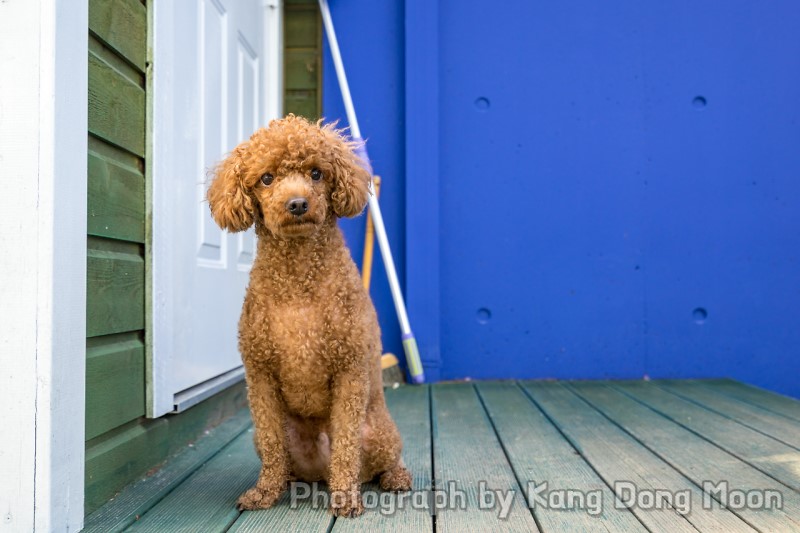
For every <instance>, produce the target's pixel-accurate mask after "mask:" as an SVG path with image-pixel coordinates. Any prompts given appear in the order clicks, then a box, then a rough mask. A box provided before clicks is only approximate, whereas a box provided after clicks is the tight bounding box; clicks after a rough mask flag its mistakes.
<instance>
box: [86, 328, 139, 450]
mask: <svg viewBox="0 0 800 533" xmlns="http://www.w3.org/2000/svg"><path fill="white" fill-rule="evenodd" d="M144 401H145V398H144V343H143V342H142V340H141V338H140V335H139V334H138V333H125V334H121V335H108V336H103V337H93V338H89V339H88V340H87V343H86V440H90V439H93V438H94V437H96V436H98V435H100V434H102V433H105V432H106V431H109V430H111V429H113V428H115V427H118V426H121V425H122V424H125V423H126V422H130V421H131V420H133V419H135V418H138V417H140V416H143V415H144V409H145V405H144Z"/></svg>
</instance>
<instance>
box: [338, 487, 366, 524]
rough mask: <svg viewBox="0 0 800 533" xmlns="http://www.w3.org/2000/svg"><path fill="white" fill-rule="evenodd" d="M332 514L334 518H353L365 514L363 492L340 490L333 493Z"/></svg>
mask: <svg viewBox="0 0 800 533" xmlns="http://www.w3.org/2000/svg"><path fill="white" fill-rule="evenodd" d="M331 512H332V513H333V515H334V516H343V517H346V518H353V517H356V516H359V515H360V514H361V513H363V512H364V504H363V503H362V502H361V492H359V491H344V490H338V491H333V492H331Z"/></svg>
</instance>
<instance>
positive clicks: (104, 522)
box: [83, 409, 250, 533]
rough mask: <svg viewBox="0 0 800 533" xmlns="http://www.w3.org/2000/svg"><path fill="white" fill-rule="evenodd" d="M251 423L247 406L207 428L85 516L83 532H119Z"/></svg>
mask: <svg viewBox="0 0 800 533" xmlns="http://www.w3.org/2000/svg"><path fill="white" fill-rule="evenodd" d="M249 425H250V415H249V413H248V412H247V410H246V409H243V410H241V411H240V412H239V413H237V414H236V415H234V416H233V417H231V418H230V419H229V420H226V421H225V422H223V423H222V424H220V425H219V426H217V427H215V428H213V429H211V430H209V432H208V434H207V435H205V436H204V437H202V438H200V439H198V440H197V441H196V442H195V443H194V444H193V445H192V446H190V447H187V448H184V449H183V450H181V452H179V453H178V454H177V455H175V456H174V457H172V458H171V459H170V460H169V461H168V462H167V463H166V464H165V465H164V466H163V467H162V468H161V469H159V470H158V471H157V472H156V473H154V474H153V475H152V476H149V477H146V478H144V479H142V480H140V481H138V482H136V483H133V484H132V485H129V486H128V487H126V488H125V490H123V491H122V492H121V493H120V494H119V495H117V496H116V497H115V498H114V499H113V500H112V501H111V502H109V503H107V504H106V505H104V506H103V507H101V508H100V509H98V510H97V511H95V512H94V513H92V514H91V515H89V516H88V517H87V518H86V521H85V524H84V529H83V531H84V532H85V533H106V532H114V531H122V530H123V529H125V528H126V527H127V526H129V525H131V524H132V523H133V522H134V521H136V517H137V516H141V515H144V514H145V513H146V512H147V511H148V510H149V509H150V508H151V507H153V506H154V505H155V504H156V503H157V502H158V501H160V500H161V499H162V498H163V497H164V496H165V495H166V494H168V493H169V492H170V491H171V490H172V489H174V488H175V487H177V486H178V485H179V484H180V483H181V482H182V481H183V480H185V479H186V478H187V477H189V475H190V474H191V473H192V472H194V471H195V470H196V469H197V468H198V467H199V466H200V465H202V464H203V463H205V462H206V461H208V460H209V459H210V458H211V457H213V456H214V455H215V454H216V453H217V452H219V450H220V448H222V447H223V446H224V445H226V444H227V443H229V442H230V441H231V440H233V438H235V437H236V436H237V435H239V434H241V433H242V432H243V431H245V430H246V429H247V427H248V426H249Z"/></svg>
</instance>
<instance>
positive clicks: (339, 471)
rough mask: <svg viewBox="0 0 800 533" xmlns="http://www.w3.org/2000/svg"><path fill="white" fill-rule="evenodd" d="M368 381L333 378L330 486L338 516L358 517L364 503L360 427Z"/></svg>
mask: <svg viewBox="0 0 800 533" xmlns="http://www.w3.org/2000/svg"><path fill="white" fill-rule="evenodd" d="M368 384H369V378H368V377H367V375H366V373H364V372H358V371H353V370H352V369H351V370H349V371H343V372H341V373H340V374H339V375H338V376H336V377H335V378H334V385H333V404H332V406H331V464H330V476H329V479H328V486H329V487H330V491H331V511H332V512H333V514H334V515H336V516H347V517H352V516H358V515H360V514H361V513H363V512H364V505H363V504H362V503H361V484H360V483H359V479H358V476H359V472H360V470H361V426H362V425H363V423H364V419H365V418H366V410H367V407H366V406H367V393H368V387H369V385H368Z"/></svg>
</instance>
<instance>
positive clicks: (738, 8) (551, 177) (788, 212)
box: [324, 0, 800, 397]
mask: <svg viewBox="0 0 800 533" xmlns="http://www.w3.org/2000/svg"><path fill="white" fill-rule="evenodd" d="M413 6H417V7H418V8H419V7H420V6H425V9H424V10H422V9H419V10H418V11H416V12H422V13H431V16H435V17H438V18H437V20H435V21H434V22H435V24H434V26H433V27H435V28H436V32H437V33H436V35H435V36H433V37H431V35H429V34H423V33H422V30H420V31H417V30H418V28H424V27H425V25H424V24H423V25H420V24H417V21H414V20H406V12H407V11H409V8H410V7H413ZM331 7H332V9H333V17H334V22H335V23H336V25H337V30H338V33H339V38H340V45H341V48H342V52H343V54H344V59H345V63H346V67H347V69H348V74H349V76H350V80H351V89H352V91H353V95H354V98H355V104H356V110H357V112H358V113H359V117H360V120H361V122H362V130H363V131H364V134H365V135H366V136H368V137H369V138H370V144H369V149H370V153H371V155H372V158H373V160H374V163H375V166H376V171H377V172H378V173H380V174H381V175H383V176H384V183H385V184H386V188H385V189H384V194H382V198H381V204H382V206H383V208H384V210H385V215H386V216H387V226H388V227H389V231H390V238H391V240H392V245H393V249H394V250H395V253H396V257H397V261H398V266H399V267H400V271H401V272H402V273H403V276H404V277H403V278H401V279H403V281H404V282H406V283H410V284H413V283H414V281H415V280H417V279H421V278H423V277H425V276H430V275H431V271H432V270H431V269H435V271H436V272H437V273H438V276H439V278H438V279H439V280H440V284H439V286H440V291H439V294H431V295H428V296H427V297H428V298H431V299H437V301H438V302H440V307H439V309H440V312H439V313H438V315H437V316H435V317H434V316H426V314H425V312H424V308H425V306H424V305H420V304H424V301H422V302H421V301H419V300H420V298H424V296H420V295H419V294H415V295H413V299H415V301H412V302H411V306H412V307H414V308H415V309H423V311H419V312H417V314H416V316H415V315H412V316H411V317H410V318H411V321H412V326H413V325H414V323H419V322H423V323H427V322H432V323H437V324H438V329H437V335H438V339H437V340H436V342H437V343H438V346H439V354H440V355H439V354H437V356H436V357H437V358H440V360H437V361H435V362H434V364H435V366H437V371H436V372H435V374H434V375H435V376H436V377H439V378H443V379H454V378H464V377H472V378H641V377H643V376H650V377H653V378H660V377H673V378H694V377H697V378H699V377H714V376H729V377H734V378H736V379H740V380H743V381H745V382H748V383H753V384H756V385H760V386H763V387H767V388H770V389H772V390H776V391H779V392H783V393H787V394H791V395H794V396H798V397H800V357H799V356H798V355H799V354H798V351H799V350H800V349H799V348H798V346H800V327H798V316H800V179H798V176H800V124H798V119H800V98H798V95H800V40H798V39H797V38H796V28H795V26H796V24H795V21H797V20H800V4H797V3H796V2H790V1H780V2H771V3H769V4H764V3H755V2H745V1H734V2H722V1H707V2H688V1H679V2H669V3H665V4H653V3H642V2H617V3H612V4H608V3H596V2H588V1H566V2H527V1H522V0H514V1H509V2H504V3H499V4H496V5H491V6H490V5H488V4H486V3H485V2H475V1H466V2H465V1H459V2H456V1H455V0H439V1H438V2H421V0H406V2H405V3H396V2H368V1H366V0H333V2H332V6H331ZM415 32H416V33H415ZM416 40H424V41H425V42H430V43H434V44H433V45H432V47H431V54H433V56H434V57H433V58H432V61H434V63H432V64H434V65H435V67H436V68H435V69H434V70H433V71H432V73H429V74H427V76H428V81H429V82H430V83H419V85H418V86H414V87H407V86H406V85H405V80H406V78H407V77H408V76H409V69H412V68H416V66H415V65H414V64H411V63H410V62H409V60H408V59H407V58H406V57H405V54H404V51H406V50H407V49H408V45H409V43H412V44H413V43H414V42H416ZM418 74H419V73H418V72H416V71H415V76H414V78H413V79H415V80H416V79H419V75H418ZM422 81H423V82H424V81H425V78H424V77H423V80H422ZM428 87H434V88H438V93H437V94H435V95H433V96H432V98H433V99H434V101H435V108H436V113H437V115H436V116H435V117H434V118H435V120H436V131H437V133H436V140H437V142H436V146H435V149H436V154H437V158H436V159H437V161H438V163H437V172H436V175H437V176H438V191H439V196H438V200H437V205H436V206H435V209H437V210H438V220H439V222H438V227H431V228H430V233H435V234H436V235H437V236H438V250H439V254H438V257H431V258H425V259H424V260H422V261H416V262H415V263H413V264H407V265H405V268H404V265H403V262H404V258H405V255H404V249H405V247H406V246H407V245H409V244H410V243H413V242H419V240H424V239H429V238H430V233H426V232H414V234H408V235H404V231H403V228H404V227H405V226H406V223H407V220H406V218H405V215H406V212H407V211H408V213H409V216H411V215H414V213H419V211H415V209H418V205H421V203H420V202H418V201H416V199H415V198H414V196H413V194H414V188H413V187H414V181H415V176H411V175H409V176H404V171H405V168H406V167H414V166H415V165H416V164H419V163H420V161H419V160H413V161H412V160H410V159H408V158H409V157H417V156H415V155H410V154H412V153H414V154H416V153H418V152H416V151H411V150H408V147H407V145H406V143H405V140H406V139H411V142H413V138H414V137H413V132H407V131H405V126H404V125H405V124H406V123H412V122H413V123H419V122H420V119H421V118H424V117H419V116H415V115H414V113H415V112H417V110H415V109H414V108H411V107H405V106H404V102H405V101H406V100H407V97H408V94H406V91H411V90H414V91H426V90H428ZM423 94H424V93H423ZM324 103H325V112H326V116H328V117H329V118H331V117H339V116H343V114H344V113H343V111H342V108H341V97H340V94H339V92H338V88H337V86H336V79H335V76H334V75H333V68H332V65H330V63H327V64H326V71H325V101H324ZM426 112H428V110H426ZM406 186H407V187H409V189H408V191H407V193H408V198H409V199H410V200H409V202H411V199H414V200H415V201H414V202H412V203H409V204H408V205H406V203H405V202H404V198H405V197H406ZM415 206H416V207H415ZM345 228H346V234H347V237H348V242H350V244H351V246H352V247H353V248H354V252H355V257H356V258H357V259H358V260H359V262H360V257H361V256H360V250H361V244H362V242H363V219H360V220H359V221H358V222H357V224H356V225H352V226H346V227H345ZM382 268H383V267H382V264H381V263H380V262H376V265H375V274H376V278H375V279H374V281H373V283H374V286H373V297H374V298H375V300H376V305H377V307H378V312H379V314H380V315H381V325H382V326H383V327H384V342H385V344H386V345H387V347H388V348H390V349H392V350H395V351H398V352H399V350H400V346H399V340H398V338H399V333H398V332H397V327H396V325H395V315H394V309H393V307H392V304H391V299H390V297H389V292H388V287H387V286H386V282H385V277H384V276H383V273H382ZM432 308H434V309H435V308H436V306H432ZM419 340H420V343H421V345H424V344H425V342H426V339H425V338H423V336H422V335H420V339H419ZM422 357H423V359H425V353H422Z"/></svg>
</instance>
